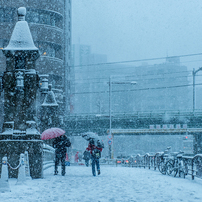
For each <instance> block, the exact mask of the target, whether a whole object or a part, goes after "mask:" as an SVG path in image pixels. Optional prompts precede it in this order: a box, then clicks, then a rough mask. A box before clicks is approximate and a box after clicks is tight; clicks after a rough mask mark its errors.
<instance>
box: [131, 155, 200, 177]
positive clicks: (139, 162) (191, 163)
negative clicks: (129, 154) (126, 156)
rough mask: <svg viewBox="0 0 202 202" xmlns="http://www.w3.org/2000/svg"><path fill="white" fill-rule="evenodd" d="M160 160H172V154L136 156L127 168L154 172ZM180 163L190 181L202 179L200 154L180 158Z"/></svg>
mask: <svg viewBox="0 0 202 202" xmlns="http://www.w3.org/2000/svg"><path fill="white" fill-rule="evenodd" d="M176 153H177V152H175V154H176ZM162 158H167V159H166V161H168V160H169V159H172V158H173V154H172V153H171V154H170V155H165V153H164V152H158V153H156V154H154V155H153V154H152V155H150V154H145V155H137V156H135V157H133V159H132V162H131V163H128V166H131V167H144V168H148V169H151V168H153V169H154V170H156V169H157V168H159V163H160V162H162ZM166 161H165V162H166ZM182 161H183V164H184V165H185V166H186V168H187V173H186V175H191V177H192V180H194V178H195V177H198V178H202V154H197V155H195V156H182ZM165 166H166V164H165ZM165 169H166V168H165ZM163 174H166V173H163Z"/></svg>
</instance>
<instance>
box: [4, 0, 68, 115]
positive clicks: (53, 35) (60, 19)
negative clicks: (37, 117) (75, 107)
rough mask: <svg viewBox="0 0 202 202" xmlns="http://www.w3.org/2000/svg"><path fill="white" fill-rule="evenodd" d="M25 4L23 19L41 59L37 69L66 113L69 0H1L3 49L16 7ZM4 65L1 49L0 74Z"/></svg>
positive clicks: (63, 112)
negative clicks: (24, 16) (24, 18)
mask: <svg viewBox="0 0 202 202" xmlns="http://www.w3.org/2000/svg"><path fill="white" fill-rule="evenodd" d="M19 7H26V10H27V14H26V21H27V22H28V24H29V27H30V31H31V34H32V37H33V40H34V44H35V46H36V47H37V48H38V49H39V52H40V58H39V59H38V60H37V62H36V70H37V71H38V73H39V75H40V76H41V78H44V77H47V78H48V80H49V83H50V84H52V90H53V92H54V93H55V96H56V100H57V102H58V104H59V105H60V112H59V113H60V115H61V116H65V115H66V114H68V113H69V96H70V86H69V79H70V76H69V74H70V71H71V70H70V68H71V67H70V61H71V58H70V55H71V52H70V47H71V0H49V1H47V0H40V1H39V0H36V1H31V0H15V1H10V0H2V1H1V2H0V26H1V28H0V48H1V49H3V48H5V47H6V46H7V45H8V43H9V39H10V37H11V34H12V31H13V28H14V26H15V23H16V22H17V9H18V8H19ZM5 68H6V58H5V56H4V55H3V54H2V51H1V52H0V73H1V74H2V73H3V72H4V71H5Z"/></svg>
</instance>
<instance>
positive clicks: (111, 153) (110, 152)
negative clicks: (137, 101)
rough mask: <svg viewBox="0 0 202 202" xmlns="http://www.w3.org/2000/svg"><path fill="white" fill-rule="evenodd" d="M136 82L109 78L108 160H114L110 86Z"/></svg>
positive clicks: (134, 82)
mask: <svg viewBox="0 0 202 202" xmlns="http://www.w3.org/2000/svg"><path fill="white" fill-rule="evenodd" d="M136 83H137V82H136V81H113V82H112V77H111V76H110V77H109V135H110V136H111V137H112V145H109V157H110V159H113V158H114V138H113V134H112V105H111V100H112V97H111V94H112V84H130V85H135V84H136Z"/></svg>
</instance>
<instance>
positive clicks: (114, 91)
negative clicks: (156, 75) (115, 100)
mask: <svg viewBox="0 0 202 202" xmlns="http://www.w3.org/2000/svg"><path fill="white" fill-rule="evenodd" d="M195 85H196V86H200V85H202V83H198V84H195ZM189 86H193V84H184V85H176V86H162V87H152V88H138V89H130V90H113V91H112V92H113V93H119V92H129V91H130V92H131V91H143V90H159V89H171V88H182V87H189ZM108 92H109V91H108V90H106V91H94V92H80V93H72V95H78V94H97V93H108Z"/></svg>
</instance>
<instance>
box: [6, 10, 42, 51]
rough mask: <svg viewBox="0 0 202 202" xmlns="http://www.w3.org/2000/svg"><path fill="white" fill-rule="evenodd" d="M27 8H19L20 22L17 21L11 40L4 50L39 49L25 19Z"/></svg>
mask: <svg viewBox="0 0 202 202" xmlns="http://www.w3.org/2000/svg"><path fill="white" fill-rule="evenodd" d="M25 15H26V8H24V7H21V8H19V9H18V20H19V21H18V22H17V23H16V25H15V27H14V30H13V33H12V36H11V39H10V42H9V44H8V46H7V47H6V48H4V50H38V48H37V47H36V46H35V45H34V42H33V39H32V35H31V32H30V29H29V26H28V23H27V22H26V21H25Z"/></svg>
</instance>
